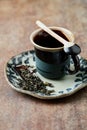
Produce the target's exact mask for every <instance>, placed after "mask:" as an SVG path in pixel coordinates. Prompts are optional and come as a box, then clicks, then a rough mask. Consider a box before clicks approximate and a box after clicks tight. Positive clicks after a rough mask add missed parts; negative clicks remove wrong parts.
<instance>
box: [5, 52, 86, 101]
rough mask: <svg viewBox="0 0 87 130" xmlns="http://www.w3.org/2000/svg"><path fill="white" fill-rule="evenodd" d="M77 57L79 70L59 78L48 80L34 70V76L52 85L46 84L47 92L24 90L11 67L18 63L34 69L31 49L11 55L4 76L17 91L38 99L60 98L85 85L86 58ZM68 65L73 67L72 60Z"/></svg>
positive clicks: (18, 77)
mask: <svg viewBox="0 0 87 130" xmlns="http://www.w3.org/2000/svg"><path fill="white" fill-rule="evenodd" d="M79 59H80V70H79V72H78V73H76V74H74V75H68V74H66V75H65V77H64V78H62V79H61V80H50V79H47V78H44V77H43V76H41V75H40V74H39V73H38V72H37V70H36V71H35V75H36V77H39V78H40V79H41V81H43V82H44V83H45V82H47V83H51V84H52V86H53V87H50V86H49V85H48V86H46V89H47V90H48V91H51V93H49V94H48V93H43V91H35V90H34V91H30V90H24V89H23V87H22V86H21V85H20V82H23V79H22V77H21V76H20V75H19V74H18V73H16V71H14V69H13V67H15V66H20V65H24V66H33V67H32V69H36V65H35V53H34V51H33V50H30V51H26V52H23V53H21V54H18V55H17V56H14V57H12V58H11V59H10V60H9V61H8V63H7V64H6V68H5V76H6V79H7V81H8V83H9V84H10V85H11V87H12V88H13V89H15V90H16V91H18V92H21V93H25V94H29V95H31V96H34V97H37V98H40V99H55V98H61V97H65V96H69V95H72V94H73V93H75V92H77V91H78V90H80V89H82V88H84V87H85V86H87V60H85V59H84V58H82V57H80V56H79ZM70 67H71V68H72V69H73V67H74V65H73V62H72V60H71V62H70Z"/></svg>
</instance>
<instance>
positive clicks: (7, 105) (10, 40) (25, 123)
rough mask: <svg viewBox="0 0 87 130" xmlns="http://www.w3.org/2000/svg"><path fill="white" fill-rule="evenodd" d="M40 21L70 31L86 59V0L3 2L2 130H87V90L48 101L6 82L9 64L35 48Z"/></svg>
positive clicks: (0, 63)
mask: <svg viewBox="0 0 87 130" xmlns="http://www.w3.org/2000/svg"><path fill="white" fill-rule="evenodd" d="M37 19H40V20H42V21H43V22H44V23H46V24H47V25H48V26H62V27H65V28H68V29H69V30H71V31H72V32H73V33H74V35H75V42H77V43H78V44H79V45H80V47H81V49H82V52H81V56H82V57H84V58H86V59H87V0H65V1H63V0H0V130H87V87H85V88H84V89H82V90H80V91H78V92H77V93H75V94H74V95H72V96H70V97H66V98H62V99H57V100H50V101H45V100H40V99H36V98H34V97H31V96H28V95H24V94H21V93H18V92H16V91H15V90H13V89H12V88H11V87H10V85H9V84H8V83H7V81H6V79H5V76H4V69H5V65H6V62H7V61H8V60H9V59H10V58H11V57H12V56H14V55H17V54H19V53H21V52H23V51H26V50H30V49H33V46H32V44H31V43H30V40H29V36H30V34H31V32H33V31H34V30H35V29H36V28H37V26H36V25H35V21H36V20H37Z"/></svg>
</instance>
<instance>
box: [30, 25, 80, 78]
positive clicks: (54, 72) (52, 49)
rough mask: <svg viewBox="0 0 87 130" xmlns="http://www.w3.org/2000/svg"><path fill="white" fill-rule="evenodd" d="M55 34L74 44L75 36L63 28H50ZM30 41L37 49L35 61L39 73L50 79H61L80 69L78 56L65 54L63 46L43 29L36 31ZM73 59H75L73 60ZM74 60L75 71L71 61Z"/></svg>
mask: <svg viewBox="0 0 87 130" xmlns="http://www.w3.org/2000/svg"><path fill="white" fill-rule="evenodd" d="M50 28H51V29H52V30H53V31H54V32H55V33H57V34H58V35H60V36H61V37H63V38H64V39H65V40H67V41H70V42H74V36H73V34H72V33H71V32H70V31H69V30H67V29H65V28H62V27H50ZM30 40H31V42H32V43H33V45H34V49H35V60H36V68H37V71H38V72H39V73H40V74H41V75H42V76H44V77H46V78H49V79H60V78H62V77H63V76H64V75H65V74H66V72H68V73H69V74H74V73H76V72H77V71H78V70H79V69H77V68H78V66H79V65H78V64H79V59H78V56H74V55H73V56H71V55H68V54H66V53H65V51H64V47H63V44H62V43H60V42H59V41H57V40H56V39H54V38H53V37H51V36H50V35H49V34H47V33H46V32H44V31H43V30H41V29H38V30H36V31H34V32H33V33H32V34H31V36H30ZM72 57H73V58H72ZM71 58H72V60H73V63H74V66H75V69H74V70H73V71H71V70H70V59H71Z"/></svg>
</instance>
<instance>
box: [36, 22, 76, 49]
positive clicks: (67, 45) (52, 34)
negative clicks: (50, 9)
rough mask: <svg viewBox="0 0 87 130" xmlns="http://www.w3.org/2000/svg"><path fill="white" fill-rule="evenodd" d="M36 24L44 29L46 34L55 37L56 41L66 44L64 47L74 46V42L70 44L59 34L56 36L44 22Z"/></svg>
mask: <svg viewBox="0 0 87 130" xmlns="http://www.w3.org/2000/svg"><path fill="white" fill-rule="evenodd" d="M36 24H37V25H38V26H39V27H40V28H41V29H43V30H44V31H45V32H47V33H48V34H50V35H51V36H52V37H54V38H55V39H56V40H58V41H60V42H61V43H62V44H64V47H71V46H73V45H74V43H72V42H68V41H66V40H65V39H63V38H62V37H60V36H59V35H58V34H56V33H55V32H53V31H52V30H51V29H49V28H48V27H47V26H46V25H44V24H43V23H42V22H40V21H39V20H37V21H36Z"/></svg>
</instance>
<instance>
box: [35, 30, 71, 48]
mask: <svg viewBox="0 0 87 130" xmlns="http://www.w3.org/2000/svg"><path fill="white" fill-rule="evenodd" d="M53 31H54V32H55V33H56V34H58V35H59V36H61V37H62V38H64V39H65V40H67V41H69V40H68V39H67V37H66V36H65V35H64V34H63V33H62V32H61V31H58V30H53ZM34 42H35V43H36V44H38V45H40V46H42V47H48V48H58V47H63V44H62V43H61V42H59V41H58V40H56V39H55V38H53V37H52V36H50V35H49V34H48V33H46V32H45V31H42V30H41V31H40V32H39V33H38V34H37V36H35V37H34Z"/></svg>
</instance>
